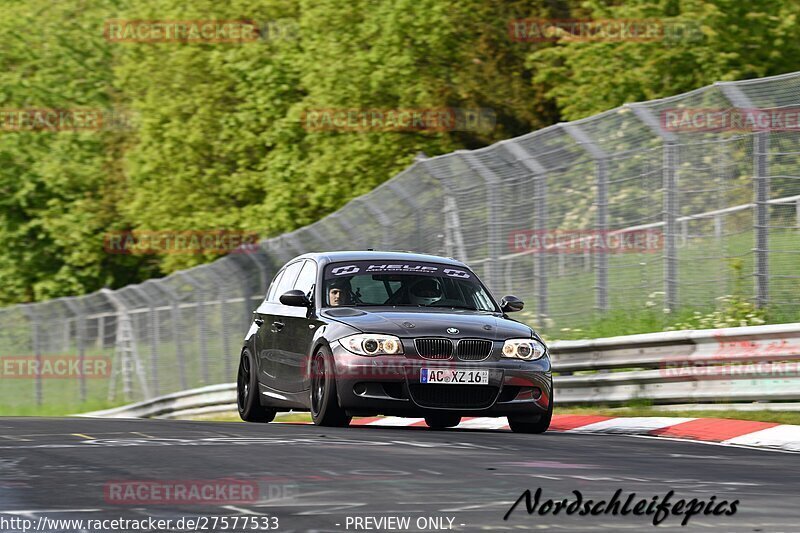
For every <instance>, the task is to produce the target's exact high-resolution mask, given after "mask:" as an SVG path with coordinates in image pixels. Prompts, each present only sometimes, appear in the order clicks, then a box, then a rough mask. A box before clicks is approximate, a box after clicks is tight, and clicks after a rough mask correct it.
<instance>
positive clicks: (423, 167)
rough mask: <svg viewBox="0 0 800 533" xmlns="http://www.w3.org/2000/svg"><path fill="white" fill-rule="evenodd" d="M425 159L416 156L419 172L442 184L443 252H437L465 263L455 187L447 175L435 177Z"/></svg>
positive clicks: (464, 247)
mask: <svg viewBox="0 0 800 533" xmlns="http://www.w3.org/2000/svg"><path fill="white" fill-rule="evenodd" d="M426 161H427V159H426V158H424V157H422V156H420V155H418V156H417V158H416V163H417V165H418V166H419V170H420V171H421V172H424V173H425V174H427V175H428V176H430V177H431V178H433V179H434V180H436V181H438V182H440V183H441V184H442V228H443V229H444V241H445V242H444V251H443V252H439V253H442V254H443V255H445V256H447V257H454V258H455V259H458V260H459V261H462V262H464V263H466V262H467V248H466V246H465V245H464V237H463V235H462V233H461V219H460V217H459V216H458V202H457V201H456V197H455V190H456V188H455V186H454V184H453V179H452V177H451V176H449V175H446V174H444V175H441V176H440V175H437V174H436V172H435V171H434V170H431V169H429V168H428V165H429V164H428V163H427V162H426Z"/></svg>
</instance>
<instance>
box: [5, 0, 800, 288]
mask: <svg viewBox="0 0 800 533" xmlns="http://www.w3.org/2000/svg"><path fill="white" fill-rule="evenodd" d="M0 4H2V6H3V12H4V14H5V16H4V17H3V18H2V19H0V41H2V43H3V47H2V51H1V52H0V108H2V109H22V108H48V109H76V108H90V109H104V110H117V111H120V112H124V113H130V114H131V116H133V117H134V120H133V122H132V126H131V127H130V128H122V129H120V128H113V127H111V128H105V129H102V130H100V131H77V132H73V131H61V132H50V131H0V239H1V240H2V242H3V243H4V246H3V247H2V249H0V277H2V281H3V284H2V290H0V304H10V303H17V302H28V301H35V300H41V299H46V298H52V297H57V296H64V295H73V294H80V293H85V292H90V291H94V290H97V289H98V288H100V287H103V286H110V287H120V286H123V285H126V284H128V283H131V282H135V281H141V280H143V279H147V278H149V277H153V276H157V275H163V274H166V273H169V272H172V271H174V270H176V269H180V268H185V267H188V266H192V265H194V264H197V263H200V262H204V261H209V260H212V259H214V258H216V257H217V256H216V255H211V254H209V255H206V256H203V255H179V254H165V255H163V256H145V257H143V256H129V255H112V254H108V253H106V252H105V251H104V250H103V236H104V234H105V233H106V232H110V231H121V230H130V229H136V230H170V231H176V230H203V229H223V228H224V229H230V230H246V231H257V232H259V234H260V235H261V236H263V237H267V236H271V235H276V234H279V233H282V232H285V231H290V230H293V229H295V228H297V227H299V226H302V225H305V224H308V223H310V222H313V221H314V220H317V219H319V218H320V217H322V216H324V215H326V214H327V213H330V212H332V211H334V210H336V209H338V208H339V207H341V206H342V205H344V204H345V203H346V202H347V201H349V200H350V199H351V198H353V197H354V196H357V195H360V194H363V193H365V192H367V191H369V190H371V189H372V188H374V187H375V186H377V185H378V184H380V183H382V182H383V181H385V180H386V179H388V178H389V177H391V176H392V175H394V174H395V173H396V172H398V171H399V170H401V169H402V168H404V167H405V166H407V165H408V164H409V163H410V162H411V161H412V160H413V158H414V157H415V155H416V154H417V153H419V152H420V151H423V152H425V153H426V154H428V155H438V154H442V153H446V152H449V151H452V150H457V149H463V148H469V149H472V148H477V147H481V146H485V145H487V144H490V143H492V142H495V141H498V140H501V139H504V138H508V137H512V136H516V135H520V134H524V133H527V132H529V131H532V130H534V129H538V128H540V127H544V126H547V125H549V124H552V123H554V122H557V121H559V120H562V119H564V118H566V119H572V118H577V117H581V116H586V115H588V114H591V113H595V112H598V111H603V110H605V109H608V108H609V107H611V106H614V105H618V104H621V103H623V102H628V101H634V100H643V99H648V98H655V97H662V96H667V95H671V94H675V93H678V92H682V91H686V90H690V89H693V88H695V87H697V86H699V85H703V84H706V83H709V82H712V81H715V80H717V79H740V78H747V77H755V76H762V75H767V74H775V73H780V72H786V71H790V70H796V69H797V67H798V62H800V54H798V51H800V50H798V47H800V39H798V37H800V35H798V32H800V29H798V26H797V25H796V24H795V21H796V16H797V11H798V9H800V7H798V5H797V4H796V3H795V2H792V1H789V0H778V1H774V2H766V1H765V0H755V1H753V2H749V3H746V4H743V3H738V2H735V1H734V0H713V1H712V0H685V1H675V0H665V1H661V2H657V1H645V0H636V1H633V2H626V3H625V4H624V5H619V4H620V3H619V2H600V1H598V0H594V1H590V2H578V1H577V0H463V1H457V0H416V1H412V0H396V1H388V0H354V1H352V2H340V1H335V0H315V1H311V0H300V1H296V0H257V1H255V0H230V1H229V2H224V3H220V2H212V1H211V0H197V1H195V2H191V3H189V4H187V3H185V2H179V1H177V0H145V1H142V2H131V1H130V0H96V1H93V2H87V1H85V0H71V1H69V2H57V3H53V2H49V1H46V0H27V1H25V2H20V1H18V0H0ZM587 16H594V17H598V18H600V17H612V16H613V17H626V18H634V17H645V16H653V17H664V16H666V17H671V18H672V19H674V20H682V21H692V22H694V21H697V22H698V23H699V25H700V28H701V30H702V35H701V38H700V39H699V40H697V41H696V42H691V43H680V44H679V45H677V44H676V45H675V46H662V45H661V44H659V43H636V42H633V43H628V42H626V43H566V42H558V43H520V42H516V41H514V40H512V39H510V38H509V35H508V23H509V21H511V20H512V19H518V18H525V17H541V18H560V19H564V18H580V17H587ZM109 19H158V20H190V19H205V20H210V19H216V20H234V19H235V20H242V19H248V20H255V21H257V22H259V23H260V24H262V27H265V28H268V29H270V31H268V32H264V35H263V38H262V39H261V40H258V41H256V42H246V43H205V44H190V43H174V42H173V43H169V42H167V43H136V42H122V43H120V42H110V41H109V40H107V39H105V38H104V36H103V27H104V24H105V23H106V21H108V20H109ZM275 30H278V31H275ZM448 106H451V107H460V108H489V109H492V110H493V111H494V113H495V115H496V118H497V125H496V127H495V128H494V129H493V130H491V131H477V132H472V131H470V132H415V133H399V132H397V133H377V132H375V133H357V132H314V131H308V130H307V129H305V128H304V127H303V124H302V121H301V117H302V114H303V112H305V111H308V110H314V109H321V108H347V109H364V108H373V109H374V108H441V107H448ZM584 211H585V210H584Z"/></svg>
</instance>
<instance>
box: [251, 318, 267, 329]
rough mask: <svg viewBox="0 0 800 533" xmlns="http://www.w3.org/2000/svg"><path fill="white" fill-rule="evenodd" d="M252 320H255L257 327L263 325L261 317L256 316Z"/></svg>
mask: <svg viewBox="0 0 800 533" xmlns="http://www.w3.org/2000/svg"><path fill="white" fill-rule="evenodd" d="M253 322H255V323H256V326H258V327H261V326H263V325H264V320H263V319H261V318H256V319H255V320H253Z"/></svg>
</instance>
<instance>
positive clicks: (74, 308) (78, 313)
mask: <svg viewBox="0 0 800 533" xmlns="http://www.w3.org/2000/svg"><path fill="white" fill-rule="evenodd" d="M76 300H77V298H76V297H74V296H70V297H67V298H63V302H64V305H66V306H67V307H68V308H69V310H70V311H71V312H72V314H73V315H74V316H75V346H76V347H77V348H78V367H79V368H83V361H84V358H85V357H86V350H85V347H86V315H85V314H84V313H83V311H82V310H81V306H80V305H79V304H78V303H77V302H76ZM78 380H79V383H80V399H81V402H85V401H86V377H85V376H84V375H83V372H80V373H79V376H78Z"/></svg>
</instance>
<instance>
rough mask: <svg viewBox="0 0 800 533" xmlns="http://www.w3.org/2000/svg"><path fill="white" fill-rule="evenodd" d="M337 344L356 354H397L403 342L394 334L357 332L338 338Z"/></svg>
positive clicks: (400, 350) (399, 352)
mask: <svg viewBox="0 0 800 533" xmlns="http://www.w3.org/2000/svg"><path fill="white" fill-rule="evenodd" d="M339 344H341V345H342V346H344V348H345V349H346V350H348V351H350V352H353V353H355V354H358V355H397V354H401V353H403V343H401V342H400V339H399V338H397V337H395V336H394V335H373V334H372V333H359V334H358V335H350V336H349V337H345V338H343V339H339Z"/></svg>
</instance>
